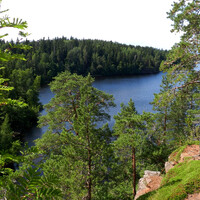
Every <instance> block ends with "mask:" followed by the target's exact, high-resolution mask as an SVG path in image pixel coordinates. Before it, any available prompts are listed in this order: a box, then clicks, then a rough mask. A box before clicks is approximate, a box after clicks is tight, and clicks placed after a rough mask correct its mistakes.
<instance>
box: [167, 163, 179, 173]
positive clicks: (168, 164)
mask: <svg viewBox="0 0 200 200" xmlns="http://www.w3.org/2000/svg"><path fill="white" fill-rule="evenodd" d="M176 164H177V163H176V162H174V161H169V162H166V163H165V172H166V173H167V172H168V171H169V170H170V169H171V168H173V167H174V166H175V165H176Z"/></svg>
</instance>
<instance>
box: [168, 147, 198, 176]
mask: <svg viewBox="0 0 200 200" xmlns="http://www.w3.org/2000/svg"><path fill="white" fill-rule="evenodd" d="M175 156H176V152H175V153H174V154H172V155H170V156H169V159H168V160H169V161H168V162H166V163H165V172H166V173H167V172H168V171H169V170H170V169H171V168H173V167H174V166H175V165H176V164H178V163H181V162H184V161H185V160H186V159H187V160H200V150H199V145H188V146H187V147H186V148H185V149H184V150H183V151H182V153H181V154H180V156H179V158H178V160H176V159H174V157H175Z"/></svg>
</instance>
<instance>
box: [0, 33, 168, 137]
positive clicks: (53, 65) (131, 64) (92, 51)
mask: <svg viewBox="0 0 200 200" xmlns="http://www.w3.org/2000/svg"><path fill="white" fill-rule="evenodd" d="M18 44H20V45H22V44H23V45H24V46H25V47H26V48H25V49H24V48H22V49H20V48H16V47H17V45H18ZM0 49H1V51H9V52H10V53H14V54H17V55H23V57H24V59H12V61H9V62H8V63H7V67H6V68H5V69H3V70H1V71H0V73H1V74H2V75H3V77H4V78H8V79H9V86H11V87H14V89H13V90H12V91H10V93H9V97H10V98H12V99H21V100H23V101H24V102H25V103H27V107H26V108H25V107H24V108H13V107H12V106H11V107H9V106H7V107H6V108H4V109H5V110H3V111H2V112H1V115H3V116H5V114H7V115H8V117H9V119H10V123H11V127H12V129H13V131H15V132H19V133H23V132H24V131H25V130H26V129H27V128H30V127H32V126H33V124H35V123H36V120H37V114H38V111H39V109H40V103H39V99H38V91H39V88H40V86H42V85H45V84H47V83H50V81H52V78H53V77H55V76H56V75H57V74H58V73H60V72H63V71H66V70H67V71H70V72H71V73H77V74H81V75H84V76H85V75H87V74H88V73H90V74H91V75H92V76H111V75H112V76H113V75H133V74H144V73H156V72H158V71H159V66H160V63H161V62H162V61H163V60H164V59H165V58H166V54H167V51H164V50H159V49H155V48H151V47H140V46H137V47H134V46H128V45H122V44H118V43H113V42H106V41H99V40H78V39H73V38H71V39H67V38H64V37H63V38H56V39H53V40H49V39H48V40H45V39H42V40H39V41H32V42H30V41H28V40H27V41H25V42H23V43H20V42H19V41H18V42H15V43H14V42H13V41H11V42H5V41H3V40H1V41H0ZM2 118H3V117H2ZM25 119H26V123H24V120H25ZM2 122H3V121H1V123H2Z"/></svg>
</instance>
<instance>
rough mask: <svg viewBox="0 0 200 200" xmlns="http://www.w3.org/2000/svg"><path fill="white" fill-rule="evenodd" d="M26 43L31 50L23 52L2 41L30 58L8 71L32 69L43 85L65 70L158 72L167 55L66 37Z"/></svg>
mask: <svg viewBox="0 0 200 200" xmlns="http://www.w3.org/2000/svg"><path fill="white" fill-rule="evenodd" d="M24 44H25V45H29V46H30V47H31V49H29V50H26V51H25V52H24V51H19V50H17V49H15V48H12V45H14V43H13V42H11V45H10V44H8V43H5V42H4V41H1V43H0V48H1V49H2V50H5V49H7V48H11V49H12V51H14V52H15V53H24V54H25V58H26V59H27V61H26V62H23V61H19V60H18V61H16V62H15V61H14V62H12V63H11V64H10V66H9V67H8V68H7V69H6V70H5V72H4V73H5V75H6V76H9V75H11V74H13V76H14V75H15V73H16V72H13V70H23V71H24V70H27V69H30V70H31V72H32V73H33V74H34V75H38V76H41V82H42V84H46V83H49V82H50V81H51V80H52V77H55V76H56V75H57V74H58V73H59V72H62V71H65V70H68V71H70V72H71V73H77V74H79V75H80V74H81V75H87V74H88V73H90V74H91V75H92V76H113V75H136V74H149V73H157V72H159V67H160V63H161V62H162V61H163V60H165V59H166V54H167V51H164V50H159V49H155V48H152V47H140V46H131V45H125V44H119V43H113V42H106V41H101V40H78V39H73V38H71V39H67V38H64V37H63V38H55V39H52V40H50V39H48V40H45V39H42V40H39V41H31V42H30V41H26V42H24ZM29 73H30V72H29ZM9 78H10V77H9Z"/></svg>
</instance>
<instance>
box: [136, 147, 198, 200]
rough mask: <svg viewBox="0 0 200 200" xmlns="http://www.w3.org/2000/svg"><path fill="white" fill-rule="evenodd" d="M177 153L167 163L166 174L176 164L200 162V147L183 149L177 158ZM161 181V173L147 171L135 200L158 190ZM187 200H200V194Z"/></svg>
mask: <svg viewBox="0 0 200 200" xmlns="http://www.w3.org/2000/svg"><path fill="white" fill-rule="evenodd" d="M177 153H178V152H175V153H173V154H171V155H170V156H169V159H168V162H166V163H165V171H166V173H167V172H168V171H169V170H170V169H171V168H173V167H174V166H175V165H176V164H178V163H181V162H184V161H185V160H200V148H199V145H188V146H187V147H186V148H185V149H183V151H182V152H181V153H180V155H178V157H177V156H176V155H177ZM175 157H176V159H175ZM161 180H162V177H161V174H160V172H158V171H148V170H146V171H145V172H144V176H143V178H141V179H140V180H139V185H138V191H137V193H136V196H135V200H136V199H137V198H138V197H140V196H141V195H143V194H146V193H148V192H151V191H153V190H156V189H158V188H159V187H160V185H161ZM185 200H200V193H196V194H191V195H188V197H187V198H186V199H185Z"/></svg>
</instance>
